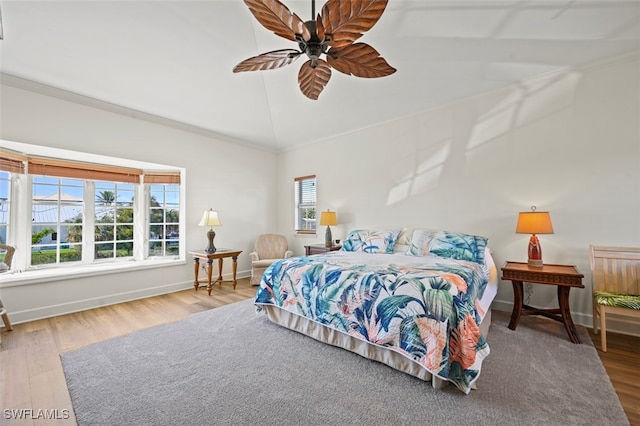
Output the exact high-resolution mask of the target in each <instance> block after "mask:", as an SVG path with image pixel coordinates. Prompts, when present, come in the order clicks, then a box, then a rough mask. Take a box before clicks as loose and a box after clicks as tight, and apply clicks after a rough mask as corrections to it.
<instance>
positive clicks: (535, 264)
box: [527, 259, 544, 268]
mask: <svg viewBox="0 0 640 426" xmlns="http://www.w3.org/2000/svg"><path fill="white" fill-rule="evenodd" d="M527 265H529V267H530V268H542V267H543V266H544V265H543V264H542V259H529V260H528V261H527Z"/></svg>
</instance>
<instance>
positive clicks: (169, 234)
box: [149, 185, 180, 256]
mask: <svg viewBox="0 0 640 426" xmlns="http://www.w3.org/2000/svg"><path fill="white" fill-rule="evenodd" d="M149 193H150V201H149V256H168V255H177V254H178V251H179V248H180V240H179V237H180V229H179V228H180V227H179V224H180V186H179V185H149Z"/></svg>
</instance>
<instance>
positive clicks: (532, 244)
mask: <svg viewBox="0 0 640 426" xmlns="http://www.w3.org/2000/svg"><path fill="white" fill-rule="evenodd" d="M527 254H528V256H527V257H528V259H529V260H528V261H527V264H528V265H529V266H530V267H531V268H542V246H540V241H539V240H538V237H536V234H532V235H531V238H529V248H528V250H527Z"/></svg>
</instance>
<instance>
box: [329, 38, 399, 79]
mask: <svg viewBox="0 0 640 426" xmlns="http://www.w3.org/2000/svg"><path fill="white" fill-rule="evenodd" d="M327 60H328V61H329V65H331V66H332V67H333V68H335V69H336V70H338V71H340V72H342V73H345V74H347V75H355V76H356V77H364V78H376V77H385V76H387V75H390V74H393V73H394V72H396V69H395V68H393V67H392V66H391V65H389V64H388V63H387V61H386V60H385V59H384V58H383V57H382V56H380V54H379V53H378V51H377V50H376V49H374V48H373V47H371V46H369V45H368V44H366V43H354V44H349V45H347V46H345V47H332V48H331V49H329V51H328V52H327Z"/></svg>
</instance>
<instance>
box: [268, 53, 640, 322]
mask: <svg viewBox="0 0 640 426" xmlns="http://www.w3.org/2000/svg"><path fill="white" fill-rule="evenodd" d="M639 63H640V60H639V56H638V54H637V53H636V54H633V55H627V56H625V57H618V58H615V59H612V60H610V61H606V62H601V63H598V64H590V65H589V66H585V67H582V68H576V69H569V70H566V71H564V72H559V73H554V74H549V75H545V76H543V77H539V78H536V79H534V80H531V81H527V82H523V83H520V84H517V85H513V86H511V87H508V88H506V89H503V90H497V91H494V92H491V93H486V94H483V95H481V96H475V97H473V98H468V99H463V100H461V101H459V102H456V103H454V104H451V105H446V106H443V107H441V108H438V109H434V110H429V111H424V112H423V113H420V114H416V115H413V116H410V117H405V118H402V119H400V120H395V121H391V122H387V123H382V124H380V125H379V126H376V127H374V128H369V129H363V130H360V131H356V132H353V133H350V134H346V135H343V136H340V137H336V138H333V139H330V140H326V141H323V142H321V143H315V144H310V145H307V146H304V147H302V148H298V149H294V150H290V151H288V152H285V153H282V154H281V155H280V156H279V159H278V163H279V174H278V188H279V192H278V194H279V200H280V202H279V205H280V206H291V205H293V179H294V177H296V176H304V175H309V174H316V175H317V194H318V208H319V209H321V210H325V209H327V208H329V209H332V210H336V211H337V212H338V222H339V224H340V225H339V226H338V227H335V228H333V234H334V238H344V237H345V236H346V233H347V232H348V231H349V229H353V228H356V227H357V228H366V227H375V226H383V225H394V226H400V227H403V226H404V227H423V228H436V229H447V230H451V231H460V232H468V233H473V234H478V235H484V236H486V237H488V238H489V244H490V247H491V248H492V250H493V255H494V258H495V261H496V264H497V265H498V267H500V266H502V264H503V263H504V262H505V261H506V260H514V261H526V258H527V243H528V239H529V235H521V234H515V232H514V231H515V224H516V218H517V215H518V212H519V211H527V210H529V207H530V206H531V205H536V206H537V207H538V210H541V211H542V210H548V211H550V213H551V218H552V221H553V226H554V229H555V234H553V235H540V236H539V237H540V240H541V244H542V249H543V260H544V261H545V262H547V263H561V264H573V265H576V266H577V267H578V269H579V270H580V272H582V273H583V274H584V275H585V279H584V281H583V282H584V284H585V286H586V288H585V289H574V290H572V292H571V310H572V312H573V316H574V321H575V322H578V323H582V324H589V325H590V324H591V287H590V285H591V284H590V273H589V258H588V246H589V244H602V245H620V246H640V106H639V102H640V65H639ZM278 218H279V222H278V228H279V229H280V231H281V232H284V233H286V234H287V235H288V237H289V239H290V241H292V245H293V247H294V250H296V251H297V252H301V251H302V246H303V245H304V244H308V243H310V242H313V243H316V242H322V241H323V239H324V228H323V227H321V228H323V229H319V230H318V235H317V236H314V237H311V238H309V237H302V236H295V234H294V233H293V231H292V224H293V222H294V219H293V209H291V208H283V209H281V210H280V211H279V216H278ZM531 288H532V290H533V295H532V298H531V304H532V305H534V306H539V307H556V306H557V304H556V289H555V287H551V286H543V285H533V286H531ZM512 300H513V298H512V287H511V283H510V282H504V281H501V282H500V290H499V293H498V296H497V298H496V301H495V302H494V305H493V306H494V308H496V309H500V310H507V311H510V310H511V307H512ZM616 327H618V329H622V330H626V331H635V333H638V330H637V326H636V328H635V329H634V330H631V328H630V327H628V325H625V324H622V325H620V324H617V325H616ZM638 334H640V333H638Z"/></svg>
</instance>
